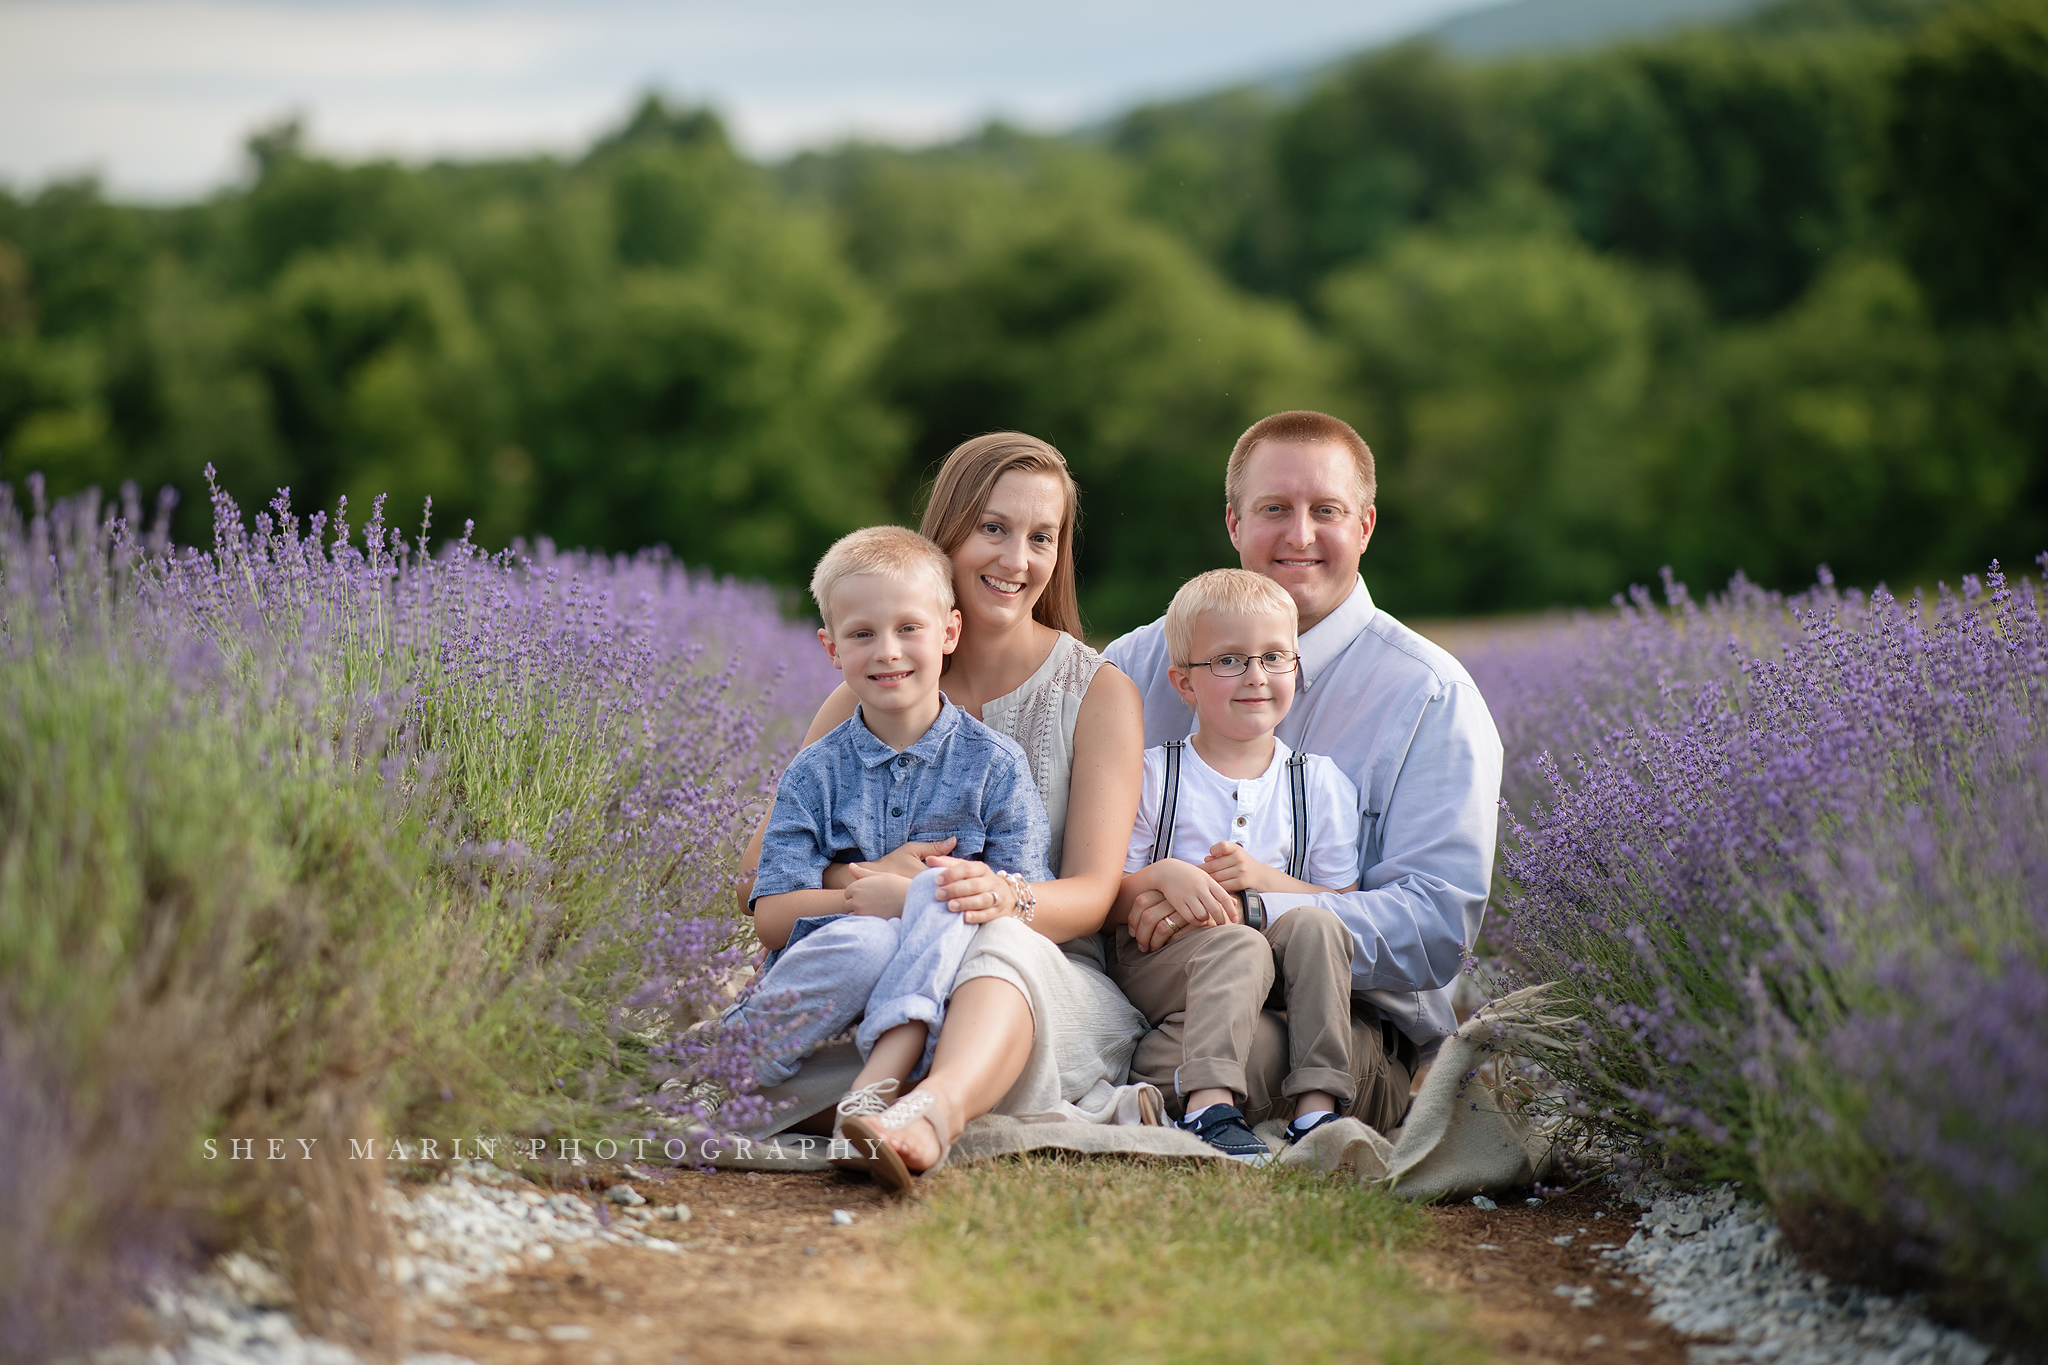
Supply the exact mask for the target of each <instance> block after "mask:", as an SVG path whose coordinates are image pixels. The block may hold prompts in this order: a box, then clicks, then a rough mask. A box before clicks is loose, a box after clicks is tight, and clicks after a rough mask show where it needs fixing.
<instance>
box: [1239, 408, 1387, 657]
mask: <svg viewBox="0 0 2048 1365" xmlns="http://www.w3.org/2000/svg"><path fill="white" fill-rule="evenodd" d="M1244 489H1245V496H1244V505H1243V506H1242V507H1241V508H1239V507H1230V508H1226V509H1225V511H1224V514H1223V520H1224V525H1225V526H1227V527H1228V528H1229V529H1230V543H1231V544H1232V545H1234V546H1236V547H1237V555H1238V559H1239V560H1240V561H1241V562H1242V563H1243V564H1244V567H1245V568H1247V569H1250V570H1251V571H1252V572H1253V573H1258V574H1264V575H1265V576H1266V577H1268V578H1270V579H1272V580H1273V581H1274V582H1275V583H1278V584H1279V585H1280V586H1281V587H1283V588H1285V589H1287V595H1288V596H1290V597H1292V598H1293V599H1294V605H1295V607H1296V609H1297V610H1299V611H1300V613H1301V629H1302V630H1304V631H1306V630H1308V629H1309V628H1310V627H1312V626H1314V625H1315V624H1316V623H1317V622H1318V621H1320V620H1322V619H1323V618H1324V617H1325V616H1328V615H1329V614H1330V613H1331V612H1333V611H1335V610H1336V609H1337V608H1338V607H1339V606H1341V605H1342V604H1343V602H1344V599H1345V598H1346V597H1348V596H1349V595H1350V593H1351V587H1352V584H1353V583H1354V582H1355V581H1356V580H1357V578H1358V560H1359V557H1360V556H1361V555H1363V554H1364V553H1365V544H1366V542H1367V541H1368V540H1370V539H1372V528H1373V522H1374V520H1375V519H1376V514H1375V511H1374V509H1373V508H1370V507H1360V506H1359V497H1358V466H1357V464H1356V463H1355V462H1354V461H1353V460H1352V458H1351V452H1350V451H1348V450H1346V449H1345V448H1344V447H1343V446H1340V445H1333V444H1330V443H1328V442H1322V441H1317V442H1312V443H1304V442H1299V441H1261V442H1260V443H1259V444H1258V446H1257V448H1256V449H1254V450H1253V451H1252V452H1251V454H1250V456H1249V457H1247V459H1246V460H1245V465H1244Z"/></svg>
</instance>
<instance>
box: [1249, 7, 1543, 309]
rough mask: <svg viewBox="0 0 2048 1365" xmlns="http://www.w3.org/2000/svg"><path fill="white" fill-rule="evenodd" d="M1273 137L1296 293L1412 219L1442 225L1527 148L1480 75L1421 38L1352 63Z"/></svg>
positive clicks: (1323, 85) (1508, 170)
mask: <svg viewBox="0 0 2048 1365" xmlns="http://www.w3.org/2000/svg"><path fill="white" fill-rule="evenodd" d="M1275 136H1276V141H1275V151H1274V157H1275V161H1276V163H1277V165H1278V167H1279V179H1280V185H1281V190H1282V194H1283V196H1284V206H1285V208H1286V210H1287V211H1288V213H1289V215H1290V226H1291V230H1292V235H1293V244H1292V265H1293V269H1292V279H1291V281H1290V283H1292V284H1293V285H1294V286H1295V287H1296V288H1298V289H1306V288H1307V287H1308V286H1309V285H1310V284H1311V283H1312V282H1313V281H1314V280H1316V279H1317V278H1319V277H1320V276H1322V275H1323V274H1324V273H1325V272H1326V271H1328V270H1330V269H1331V268H1332V267H1334V266H1338V265H1341V264H1343V263H1344V262H1346V261H1350V260H1353V259H1356V258H1358V257H1360V256H1369V255H1372V254H1374V253H1375V252H1377V251H1379V250H1381V249H1382V248H1383V247H1385V246H1386V245H1387V243H1389V242H1390V241H1391V240H1392V239H1393V238H1394V237H1395V236H1396V235H1397V234H1399V233H1400V232H1402V231H1403V230H1405V229H1407V228H1409V227H1411V226H1414V225H1417V224H1430V223H1441V222H1443V221H1444V220H1445V219H1446V218H1447V217H1449V216H1450V215H1452V214H1453V213H1455V212H1456V211H1457V210H1459V209H1460V208H1463V207H1465V206H1467V205H1469V204H1471V203H1472V202H1474V201H1475V200H1478V199H1481V198H1483V197H1485V196H1486V195H1487V194H1488V193H1489V192H1490V191H1491V190H1492V188H1493V187H1494V185H1495V182H1496V181H1498V180H1500V179H1501V178H1503V177H1505V176H1508V175H1511V174H1512V173H1513V172H1514V171H1515V170H1516V169H1517V168H1518V166H1519V165H1520V163H1521V160H1522V159H1523V156H1524V154H1525V148H1523V146H1522V145H1521V142H1520V140H1519V139H1518V138H1517V137H1516V135H1515V131H1514V129H1513V128H1512V126H1511V125H1509V124H1508V123H1507V122H1506V120H1504V119H1503V118H1502V117H1501V113H1500V111H1499V110H1498V109H1497V108H1496V106H1495V103H1494V101H1492V100H1491V99H1490V98H1489V96H1488V92H1487V90H1486V87H1485V84H1484V82H1483V80H1482V78H1481V76H1480V75H1479V73H1477V72H1476V71H1474V70H1473V69H1471V68H1469V67H1466V66H1461V65H1457V64H1454V63H1453V62H1452V61H1451V60H1450V59H1449V58H1447V57H1445V56H1444V55H1443V54H1442V53H1441V52H1440V51H1438V50H1437V49H1436V48H1435V47H1433V46H1430V45H1428V44H1423V43H1411V44H1406V45H1403V46H1400V47H1394V48H1388V49H1385V50H1383V51H1379V52H1372V53H1368V54H1366V55H1365V56H1363V57H1360V58H1358V59H1356V60H1354V61H1352V62H1350V63H1347V64H1346V65H1345V66H1343V67H1341V68H1340V69H1339V70H1338V71H1336V72H1335V73H1334V74H1332V75H1331V76H1330V77H1328V78H1327V79H1325V80H1323V81H1322V82H1320V83H1319V84H1318V85H1316V86H1315V88H1314V89H1313V90H1311V92H1310V93H1309V95H1308V97H1307V98H1306V99H1305V100H1303V101H1302V102H1301V104H1300V105H1298V106H1297V107H1296V108H1294V109H1293V110H1291V111H1289V113H1288V114H1287V115H1286V116H1285V117H1284V118H1283V119H1281V121H1280V124H1279V127H1278V129H1277V130H1276V134H1275Z"/></svg>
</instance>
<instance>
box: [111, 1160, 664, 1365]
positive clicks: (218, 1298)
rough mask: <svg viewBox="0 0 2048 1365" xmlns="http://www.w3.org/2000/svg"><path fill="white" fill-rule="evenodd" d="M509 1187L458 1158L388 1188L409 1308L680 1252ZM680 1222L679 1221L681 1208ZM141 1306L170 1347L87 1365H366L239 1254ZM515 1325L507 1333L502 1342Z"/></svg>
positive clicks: (396, 1271)
mask: <svg viewBox="0 0 2048 1365" xmlns="http://www.w3.org/2000/svg"><path fill="white" fill-rule="evenodd" d="M519 1186H520V1182H519V1181H518V1180H517V1178H516V1177H513V1176H510V1175H508V1174H507V1173H505V1172H503V1171H500V1170H498V1168H496V1167H494V1166H487V1165H483V1164H482V1163H477V1162H458V1163H457V1164H456V1166H455V1167H454V1168H453V1169H452V1170H450V1171H449V1172H448V1173H447V1174H445V1175H443V1176H442V1177H441V1179H440V1180H439V1181H437V1182H436V1183H434V1184H433V1185H430V1186H428V1187H426V1188H425V1189H416V1190H413V1191H411V1192H410V1193H408V1192H407V1191H406V1190H405V1189H404V1188H403V1187H401V1186H399V1185H397V1184H395V1183H394V1184H393V1185H391V1186H388V1187H387V1188H386V1191H385V1200H384V1207H385V1212H386V1213H387V1214H388V1215H389V1217H390V1218H391V1222H392V1232H393V1234H394V1237H395V1240H396V1242H397V1244H398V1245H399V1246H401V1247H403V1248H405V1250H404V1251H403V1252H401V1253H397V1254H394V1255H393V1256H392V1258H391V1260H390V1261H389V1262H388V1263H386V1264H385V1265H384V1266H383V1267H382V1269H383V1270H384V1271H385V1273H386V1274H388V1275H390V1276H391V1277H392V1279H393V1280H394V1281H396V1282H397V1284H398V1287H399V1289H400V1290H401V1291H402V1292H403V1294H404V1295H405V1298H406V1300H407V1307H408V1310H409V1311H412V1312H414V1313H425V1312H429V1311H435V1310H438V1309H440V1308H443V1307H447V1306H450V1305H456V1304H459V1303H460V1302H461V1301H462V1300H463V1299H465V1298H467V1297H468V1296H469V1295H470V1294H472V1293H475V1292H485V1293H490V1292H496V1291H501V1290H504V1289H507V1288H509V1287H510V1282H509V1280H508V1279H507V1276H509V1275H510V1274H512V1273H513V1272H514V1271H517V1270H519V1269H521V1268H524V1267H527V1266H531V1265H535V1264H541V1263H545V1262H548V1261H551V1260H553V1259H554V1258H555V1256H556V1254H557V1253H558V1252H566V1253H569V1254H570V1255H571V1260H572V1263H574V1259H575V1256H574V1253H576V1252H577V1251H578V1250H579V1249H581V1248H584V1247H588V1246H590V1245H592V1244H600V1243H602V1244H609V1245H614V1246H636V1247H645V1248H648V1249H650V1250H660V1251H665V1252H679V1251H680V1250H681V1249H682V1248H680V1247H679V1246H677V1245H676V1243H674V1242H671V1241H668V1240H666V1239H664V1238H659V1237H650V1236H648V1235H647V1234H646V1233H644V1232H642V1231H640V1230H639V1229H638V1228H637V1227H635V1226H633V1224H632V1223H631V1222H629V1221H627V1220H625V1219H618V1220H606V1219H602V1218H600V1217H599V1215H598V1213H597V1212H596V1210H595V1208H594V1207H593V1206H592V1205H591V1204H590V1203H587V1202H585V1201H584V1200H583V1199H581V1198H579V1197H578V1196H576V1195H573V1194H566V1193H562V1194H554V1195H542V1194H540V1193H539V1192H538V1191H535V1190H531V1189H524V1188H520V1187H519ZM616 1188H620V1189H623V1188H626V1187H624V1186H618V1187H616ZM635 1198H636V1199H637V1198H640V1196H639V1195H638V1193H637V1192H635ZM642 1202H644V1200H643V1201H642ZM678 1207H680V1206H678ZM678 1216H679V1217H680V1218H682V1219H688V1217H689V1213H688V1212H687V1211H684V1212H683V1213H681V1214H680V1215H678ZM151 1300H152V1302H151V1307H152V1308H153V1309H154V1311H155V1315H156V1317H157V1319H158V1322H159V1324H160V1326H161V1327H162V1328H163V1330H164V1335H165V1336H166V1337H168V1338H170V1339H172V1340H174V1341H176V1342H177V1343H178V1344H177V1345H175V1346H172V1347H168V1348H166V1347H158V1348H156V1349H155V1350H153V1351H151V1352H150V1353H148V1354H146V1355H142V1356H136V1355H135V1354H134V1351H133V1349H132V1348H127V1347H113V1348H109V1350H107V1351H102V1352H100V1353H98V1355H97V1356H96V1357H95V1358H94V1359H95V1365H131V1361H139V1362H146V1365H368V1363H367V1362H366V1361H364V1360H363V1359H362V1358H361V1357H359V1356H358V1355H356V1353H355V1352H353V1351H351V1350H349V1349H348V1348H346V1347H343V1346H340V1345H337V1344H335V1343H334V1342H331V1341H325V1340H322V1339H320V1338H318V1337H305V1336H301V1335H300V1334H299V1332H298V1329H297V1328H296V1326H295V1325H294V1324H293V1322H292V1319H291V1318H290V1317H289V1316H288V1315H287V1314H286V1313H284V1312H282V1311H279V1310H280V1309H284V1308H288V1307H289V1306H290V1302H291V1295H290V1291H289V1290H288V1289H287V1288H286V1286H285V1284H284V1281H283V1280H282V1279H281V1278H280V1277H279V1276H278V1275H277V1274H276V1273H275V1272H274V1271H273V1270H271V1269H270V1268H269V1267H267V1266H265V1265H263V1264H262V1263H261V1262H259V1261H257V1260H255V1259H254V1258H252V1257H249V1256H244V1255H241V1254H240V1253H234V1254H230V1255H228V1256H224V1257H222V1258H221V1259H220V1261H218V1262H217V1263H216V1264H215V1266H214V1268H213V1270H212V1271H211V1272H209V1273H208V1274H206V1275H202V1276H200V1277H198V1278H197V1279H195V1280H193V1281H191V1282H189V1283H187V1284H184V1285H180V1286H177V1287H159V1288H157V1289H156V1290H154V1291H153V1292H152V1295H151ZM523 1330H525V1329H507V1335H515V1333H516V1332H517V1331H523ZM575 1330H579V1331H584V1332H586V1333H587V1331H588V1329H587V1328H578V1329H575ZM515 1339H518V1338H517V1337H516V1336H515ZM529 1339H537V1337H535V1338H529ZM555 1339H557V1340H564V1341H567V1340H572V1339H576V1340H580V1339H581V1338H570V1337H560V1338H555ZM401 1365H468V1363H467V1362H464V1361H463V1360H462V1358H461V1357H459V1356H450V1355H446V1354H442V1353H434V1354H429V1355H417V1356H409V1357H407V1358H406V1359H405V1360H404V1361H403V1362H402V1363H401Z"/></svg>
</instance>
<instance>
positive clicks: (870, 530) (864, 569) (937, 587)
mask: <svg viewBox="0 0 2048 1365" xmlns="http://www.w3.org/2000/svg"><path fill="white" fill-rule="evenodd" d="M863 573H871V574H876V575H879V576H880V577H883V578H894V579H897V580H899V581H901V582H907V583H910V584H913V585H915V586H917V587H921V588H929V589H931V594H932V597H933V599H934V600H935V601H937V602H938V604H939V610H940V612H941V613H942V614H943V613H944V612H949V611H951V610H952V609H953V561H952V560H950V559H948V558H946V552H945V551H944V550H941V549H940V548H939V547H938V546H936V545H934V544H932V542H930V541H929V540H926V539H925V538H924V537H923V536H921V535H919V534H918V533H917V532H915V531H913V530H911V529H910V528H909V527H907V526H869V527H865V528H863V529H861V530H858V531H854V532H851V533H849V534H847V535H843V536H841V537H840V538H839V539H838V540H836V541H834V542H833V543H832V548H831V549H829V550H827V551H825V556H824V558H822V559H820V560H819V561H818V567H817V568H816V569H815V570H814V571H813V572H812V574H811V598H812V600H813V601H815V602H816V603H817V604H818V616H819V619H821V620H822V621H824V623H825V629H827V630H830V629H832V590H833V589H834V588H836V587H838V586H839V580H840V579H842V578H850V577H852V576H853V575H854V574H863Z"/></svg>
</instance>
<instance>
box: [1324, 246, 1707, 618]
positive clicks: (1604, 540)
mask: <svg viewBox="0 0 2048 1365" xmlns="http://www.w3.org/2000/svg"><path fill="white" fill-rule="evenodd" d="M1670 292H1672V291H1670V290H1669V289H1668V287H1666V288H1660V282H1658V281H1654V280H1646V279H1642V278H1640V277H1639V276H1638V274H1637V272H1634V271H1632V270H1630V269H1629V268H1627V267H1626V266H1623V265H1618V264H1616V263H1614V262H1612V261H1610V260H1608V259H1606V258H1603V257H1602V256H1600V255H1599V254H1597V253H1595V252H1593V251H1592V250H1590V249H1588V248H1587V247H1586V246H1584V245H1582V244H1580V243H1578V242H1576V241H1574V240H1571V239H1569V238H1557V237H1547V236H1539V237H1501V238H1476V239H1467V240H1452V239H1447V238H1444V237H1442V236H1438V235H1435V234H1428V233H1416V234H1412V235H1410V236H1407V237H1404V238H1403V239H1402V240H1401V241H1399V242H1398V243H1396V244H1395V245H1394V247H1393V248H1392V249H1390V250H1389V251H1388V253H1387V254H1386V256H1385V257H1384V258H1383V259H1381V260H1379V261H1375V262H1373V263H1372V264H1370V265H1361V266H1356V267H1353V268H1351V269H1348V270H1345V271H1342V272H1339V273H1338V274H1337V275H1335V276H1334V277H1333V278H1332V279H1331V280H1330V282H1329V283H1328V285H1327V286H1326V287H1325V291H1324V296H1323V312H1324V315H1325V317H1326V318H1327V319H1328V327H1329V332H1330V335H1331V337H1332V339H1333V340H1334V342H1335V343H1336V345H1337V347H1338V348H1339V350H1340V352H1341V353H1342V355H1343V357H1344V360H1345V364H1346V366H1347V377H1348V378H1349V379H1350V380H1351V382H1352V384H1353V385H1354V386H1355V389H1356V391H1358V392H1359V393H1361V394H1362V395H1365V396H1366V402H1367V406H1365V407H1364V408H1363V411H1365V412H1367V413H1369V414H1370V416H1369V417H1368V418H1367V419H1366V421H1365V422H1364V423H1363V425H1364V427H1365V429H1366V430H1370V431H1373V432H1374V433H1375V434H1376V435H1377V437H1378V439H1379V440H1380V441H1381V442H1382V443H1383V444H1384V446H1385V447H1386V448H1389V449H1392V450H1397V451H1400V452H1402V454H1401V456H1400V458H1399V459H1398V460H1389V461H1387V462H1386V463H1385V465H1384V466H1383V473H1382V475H1381V482H1380V495H1379V502H1380V505H1381V508H1382V512H1381V518H1382V520H1381V529H1380V530H1379V531H1378V532H1377V533H1376V534H1375V537H1374V542H1373V547H1372V564H1373V569H1374V575H1375V577H1374V581H1375V583H1376V584H1381V585H1383V587H1382V588H1381V589H1380V590H1379V595H1380V596H1382V597H1383V598H1385V599H1386V600H1387V601H1388V602H1389V603H1390V604H1398V606H1397V609H1398V610H1409V611H1417V612H1425V613H1431V614H1435V613H1447V612H1454V611H1457V610H1459V609H1461V608H1464V607H1468V606H1469V605H1470V604H1483V605H1484V606H1485V607H1488V608H1495V609H1499V608H1510V609H1517V608H1518V609H1525V610H1526V609H1529V608H1541V607H1542V606H1544V605H1545V604H1547V603H1550V602H1556V601H1584V600H1587V599H1588V598H1593V597H1596V596H1597V595H1598V594H1599V593H1600V592H1601V591H1602V589H1603V588H1605V587H1606V586H1607V585H1609V584H1613V583H1616V582H1626V581H1628V579H1629V578H1630V577H1632V576H1640V575H1641V574H1642V573H1643V572H1644V571H1645V568H1644V563H1643V561H1644V558H1645V557H1646V556H1647V555H1650V554H1654V553H1655V550H1654V548H1653V540H1652V532H1653V530H1655V529H1658V528H1659V522H1660V521H1661V517H1660V516H1659V508H1658V505H1657V499H1656V494H1657V488H1656V485H1655V482H1654V480H1655V475H1656V473H1657V470H1658V461H1657V459H1656V452H1655V451H1654V449H1651V450H1645V449H1644V448H1643V446H1644V445H1645V444H1646V440H1645V436H1644V434H1643V433H1644V428H1645V427H1646V426H1648V425H1650V415H1651V403H1650V397H1649V394H1648V387H1649V384H1650V382H1651V378H1652V372H1653V366H1654V363H1655V360H1656V359H1657V357H1656V355H1655V334H1656V331H1657V327H1656V321H1657V319H1656V318H1655V316H1654V310H1655V309H1656V308H1657V306H1658V304H1659V303H1661V302H1664V301H1665V300H1664V299H1663V298H1662V295H1664V294H1667V293H1670ZM1685 302H1686V299H1685V296H1684V295H1683V294H1682V293H1681V294H1680V296H1679V297H1678V298H1677V299H1676V300H1673V301H1671V302H1670V303H1669V305H1668V306H1669V307H1671V308H1672V309H1674V310H1678V311H1680V312H1681V313H1682V311H1683V308H1684V304H1685ZM1655 567H1656V566H1655V565H1654V564H1652V565H1649V566H1648V571H1649V572H1654V571H1655Z"/></svg>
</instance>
